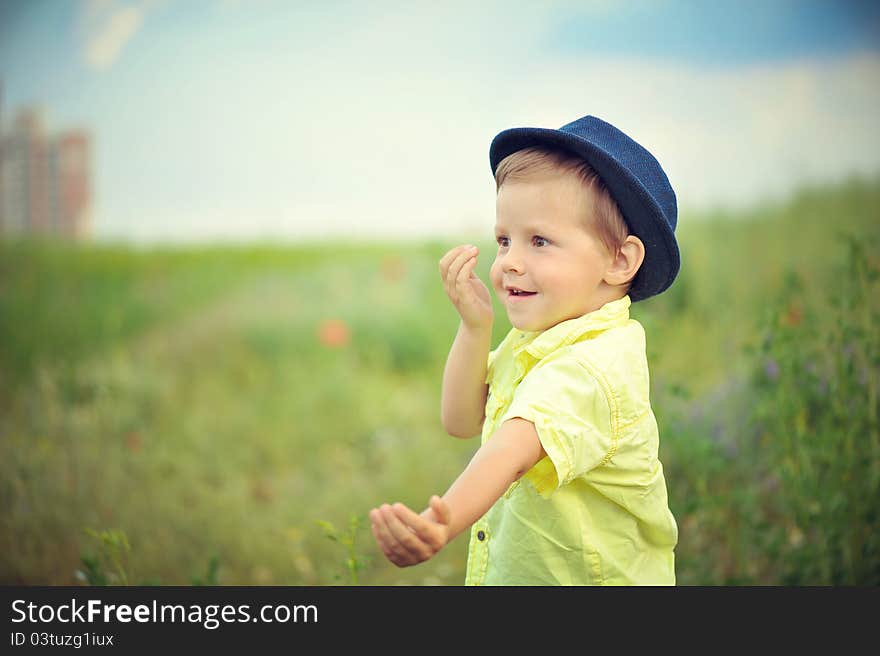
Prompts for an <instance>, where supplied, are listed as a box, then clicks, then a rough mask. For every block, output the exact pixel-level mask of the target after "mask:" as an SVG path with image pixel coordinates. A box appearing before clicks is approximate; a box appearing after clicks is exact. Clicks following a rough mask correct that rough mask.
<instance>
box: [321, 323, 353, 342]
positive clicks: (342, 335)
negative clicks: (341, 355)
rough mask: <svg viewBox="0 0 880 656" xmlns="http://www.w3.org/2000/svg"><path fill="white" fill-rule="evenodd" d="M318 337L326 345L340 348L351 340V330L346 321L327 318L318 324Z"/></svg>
mask: <svg viewBox="0 0 880 656" xmlns="http://www.w3.org/2000/svg"><path fill="white" fill-rule="evenodd" d="M318 339H319V340H320V341H321V343H322V344H323V345H324V346H329V347H331V348H339V347H342V346H346V345H348V343H349V341H351V332H350V331H349V329H348V326H347V325H346V323H345V322H344V321H340V320H339V319H326V320H324V321H322V322H321V325H320V326H318Z"/></svg>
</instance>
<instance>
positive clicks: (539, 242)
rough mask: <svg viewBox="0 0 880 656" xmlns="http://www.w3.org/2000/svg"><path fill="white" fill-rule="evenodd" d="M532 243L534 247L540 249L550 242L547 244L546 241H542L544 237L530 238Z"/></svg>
mask: <svg viewBox="0 0 880 656" xmlns="http://www.w3.org/2000/svg"><path fill="white" fill-rule="evenodd" d="M532 243H533V244H535V246H537V247H539V248H540V247H542V246H546V245H547V244H549V243H550V242H548V241H547V240H546V239H544V237H538V236H535V237H533V238H532Z"/></svg>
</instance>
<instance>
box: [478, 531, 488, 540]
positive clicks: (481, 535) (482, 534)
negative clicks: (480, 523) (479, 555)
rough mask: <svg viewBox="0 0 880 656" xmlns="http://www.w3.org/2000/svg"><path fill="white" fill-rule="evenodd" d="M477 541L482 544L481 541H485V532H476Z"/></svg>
mask: <svg viewBox="0 0 880 656" xmlns="http://www.w3.org/2000/svg"><path fill="white" fill-rule="evenodd" d="M477 539H478V540H479V541H480V542H482V541H483V540H485V539H486V532H485V531H477Z"/></svg>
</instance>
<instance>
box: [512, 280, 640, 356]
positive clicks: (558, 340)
mask: <svg viewBox="0 0 880 656" xmlns="http://www.w3.org/2000/svg"><path fill="white" fill-rule="evenodd" d="M631 303H632V301H631V300H630V297H629V295H626V296H624V297H622V298H618V299H617V300H614V301H610V302H608V303H606V304H605V305H603V306H602V307H600V308H599V309H598V310H593V311H592V312H588V313H587V314H584V315H583V316H580V317H576V318H574V319H567V320H566V321H562V322H560V323H558V324H556V325H555V326H552V327H550V328H547V330H543V331H518V333H519V336H518V338H517V340H516V342H517V343H516V345H515V346H514V348H513V354H514V356H517V355H519V354H520V353H521V352H522V351H525V352H526V353H528V354H529V355H531V356H532V357H534V358H536V359H538V360H540V359H541V358H543V357H544V356H545V355H547V354H548V353H551V352H553V351H555V350H556V349H558V348H561V347H563V346H568V345H569V344H572V343H574V342H575V340H577V338H578V337H580V336H581V335H584V334H585V333H588V332H596V331H599V332H602V331H605V330H608V329H609V328H613V327H615V326H618V325H621V324H622V323H624V322H625V321H627V320H628V319H629V306H630V305H631Z"/></svg>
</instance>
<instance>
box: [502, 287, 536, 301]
mask: <svg viewBox="0 0 880 656" xmlns="http://www.w3.org/2000/svg"><path fill="white" fill-rule="evenodd" d="M537 293H538V292H530V291H527V290H525V289H519V288H517V287H507V298H509V299H517V300H519V299H525V298H529V297H530V296H534V295H535V294H537Z"/></svg>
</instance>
